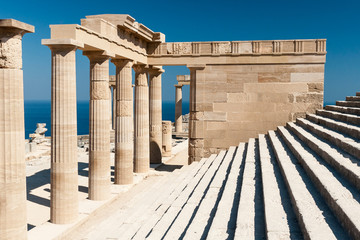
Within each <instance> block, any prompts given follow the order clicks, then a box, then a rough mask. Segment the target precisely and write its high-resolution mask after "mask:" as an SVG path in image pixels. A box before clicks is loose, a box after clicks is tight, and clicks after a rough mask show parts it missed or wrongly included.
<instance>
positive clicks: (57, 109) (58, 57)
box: [42, 39, 83, 224]
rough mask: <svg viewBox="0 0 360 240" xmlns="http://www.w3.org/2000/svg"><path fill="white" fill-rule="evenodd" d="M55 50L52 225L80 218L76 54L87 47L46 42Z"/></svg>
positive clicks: (52, 89)
mask: <svg viewBox="0 0 360 240" xmlns="http://www.w3.org/2000/svg"><path fill="white" fill-rule="evenodd" d="M42 44H43V45H47V46H48V47H49V48H50V49H51V56H52V59H51V63H52V74H51V142H52V144H51V171H50V178H51V179H50V182H51V192H50V221H51V222H52V223H56V224H70V223H72V222H74V221H75V220H76V219H77V218H78V212H79V211H78V209H79V197H78V161H77V118H76V61H75V53H76V49H77V48H78V47H83V44H81V43H79V42H77V41H74V40H71V39H66V40H63V39H54V40H52V39H50V40H48V39H44V40H43V41H42Z"/></svg>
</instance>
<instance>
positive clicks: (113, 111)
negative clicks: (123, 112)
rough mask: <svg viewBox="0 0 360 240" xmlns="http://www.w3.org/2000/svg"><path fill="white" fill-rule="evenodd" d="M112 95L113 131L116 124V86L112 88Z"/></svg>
mask: <svg viewBox="0 0 360 240" xmlns="http://www.w3.org/2000/svg"><path fill="white" fill-rule="evenodd" d="M112 90H113V95H112V129H113V130H115V122H116V86H113V87H112Z"/></svg>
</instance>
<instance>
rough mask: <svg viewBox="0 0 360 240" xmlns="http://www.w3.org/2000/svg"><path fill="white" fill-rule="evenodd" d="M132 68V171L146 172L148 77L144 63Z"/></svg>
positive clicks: (148, 160)
mask: <svg viewBox="0 0 360 240" xmlns="http://www.w3.org/2000/svg"><path fill="white" fill-rule="evenodd" d="M133 68H134V70H135V116H134V120H135V131H134V138H135V139H134V141H135V151H134V172H136V173H146V172H148V171H149V168H150V149H149V87H148V78H147V71H146V68H145V65H134V66H133Z"/></svg>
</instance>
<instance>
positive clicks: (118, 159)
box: [112, 59, 134, 184]
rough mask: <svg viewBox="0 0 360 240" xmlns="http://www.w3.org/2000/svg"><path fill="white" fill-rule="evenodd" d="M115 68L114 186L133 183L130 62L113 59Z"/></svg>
mask: <svg viewBox="0 0 360 240" xmlns="http://www.w3.org/2000/svg"><path fill="white" fill-rule="evenodd" d="M112 62H113V63H114V64H115V66H116V91H115V92H116V104H115V106H116V121H115V123H116V124H115V184H131V183H132V182H133V159H134V158H133V156H134V153H133V151H134V136H133V124H134V121H133V114H132V112H133V89H132V69H131V67H132V65H133V62H132V61H130V60H121V59H119V60H118V59H116V60H115V59H113V60H112Z"/></svg>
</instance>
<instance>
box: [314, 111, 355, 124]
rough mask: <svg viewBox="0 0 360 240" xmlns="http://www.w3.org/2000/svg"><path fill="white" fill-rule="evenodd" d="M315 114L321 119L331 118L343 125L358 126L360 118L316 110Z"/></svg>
mask: <svg viewBox="0 0 360 240" xmlns="http://www.w3.org/2000/svg"><path fill="white" fill-rule="evenodd" d="M316 114H317V115H319V116H322V117H326V118H331V119H333V120H338V121H341V122H345V123H350V124H354V125H356V126H360V116H356V115H352V114H345V113H339V112H333V111H326V110H316Z"/></svg>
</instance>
